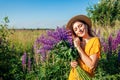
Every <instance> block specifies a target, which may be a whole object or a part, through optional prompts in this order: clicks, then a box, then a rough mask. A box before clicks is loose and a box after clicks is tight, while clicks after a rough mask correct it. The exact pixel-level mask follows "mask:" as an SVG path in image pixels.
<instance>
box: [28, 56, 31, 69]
mask: <svg viewBox="0 0 120 80" xmlns="http://www.w3.org/2000/svg"><path fill="white" fill-rule="evenodd" d="M30 70H31V58H30V56H29V57H28V71H30Z"/></svg>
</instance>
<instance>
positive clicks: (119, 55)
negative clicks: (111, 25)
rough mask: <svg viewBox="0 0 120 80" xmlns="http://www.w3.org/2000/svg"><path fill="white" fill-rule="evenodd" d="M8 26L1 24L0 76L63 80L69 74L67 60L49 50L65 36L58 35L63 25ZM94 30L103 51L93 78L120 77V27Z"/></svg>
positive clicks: (19, 79)
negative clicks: (55, 27) (51, 27)
mask: <svg viewBox="0 0 120 80" xmlns="http://www.w3.org/2000/svg"><path fill="white" fill-rule="evenodd" d="M7 27H8V25H7V21H5V22H4V23H3V24H1V25H0V79H1V80H66V79H67V78H68V74H69V71H70V63H69V62H68V61H65V60H64V59H61V58H59V57H57V56H56V55H55V54H54V53H52V54H50V53H49V52H50V50H51V45H52V44H54V43H57V40H58V41H59V39H60V38H61V37H58V36H62V38H63V39H65V38H66V37H65V35H61V32H62V28H63V27H60V28H59V29H58V30H55V31H54V30H8V29H7ZM46 31H47V32H46ZM94 31H95V33H96V34H97V35H98V36H99V37H100V40H101V45H102V52H101V59H100V61H99V66H98V67H97V70H96V75H95V78H94V79H93V80H119V79H120V73H119V72H120V30H119V29H108V30H107V31H106V32H105V31H104V30H103V29H102V28H98V29H95V28H94ZM62 33H63V34H64V32H62ZM43 34H44V35H43ZM42 35H43V36H42ZM47 36H52V37H53V38H54V39H55V40H53V41H50V38H48V37H47ZM45 38H47V39H45ZM41 46H43V47H41Z"/></svg>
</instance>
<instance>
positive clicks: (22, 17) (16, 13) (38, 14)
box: [0, 0, 99, 28]
mask: <svg viewBox="0 0 120 80" xmlns="http://www.w3.org/2000/svg"><path fill="white" fill-rule="evenodd" d="M98 1H99V0H0V20H1V21H2V20H3V18H4V17H5V16H8V18H9V20H10V23H9V26H10V27H9V28H56V27H57V26H59V27H60V26H63V25H66V24H67V22H68V21H69V19H70V18H71V17H73V16H75V15H78V14H85V15H86V14H87V12H86V8H87V7H89V5H93V4H96V3H98Z"/></svg>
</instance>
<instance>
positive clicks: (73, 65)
mask: <svg viewBox="0 0 120 80" xmlns="http://www.w3.org/2000/svg"><path fill="white" fill-rule="evenodd" d="M70 64H71V67H73V68H75V67H77V65H78V62H77V61H71V63H70Z"/></svg>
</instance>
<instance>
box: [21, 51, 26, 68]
mask: <svg viewBox="0 0 120 80" xmlns="http://www.w3.org/2000/svg"><path fill="white" fill-rule="evenodd" d="M26 59H27V54H26V52H24V54H23V55H22V66H23V70H25V68H26Z"/></svg>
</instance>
